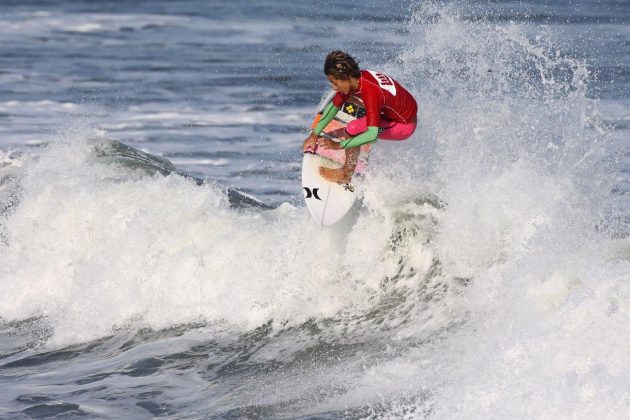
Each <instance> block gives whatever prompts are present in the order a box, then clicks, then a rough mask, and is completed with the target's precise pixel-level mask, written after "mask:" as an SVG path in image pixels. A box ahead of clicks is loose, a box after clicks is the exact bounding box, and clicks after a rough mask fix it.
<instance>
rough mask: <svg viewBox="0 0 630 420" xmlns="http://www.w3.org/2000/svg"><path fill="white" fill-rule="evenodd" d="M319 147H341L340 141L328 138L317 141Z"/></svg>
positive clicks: (331, 148) (333, 148)
mask: <svg viewBox="0 0 630 420" xmlns="http://www.w3.org/2000/svg"><path fill="white" fill-rule="evenodd" d="M319 147H321V148H322V149H330V150H340V149H342V147H341V143H339V142H336V141H334V140H330V139H321V140H320V141H319Z"/></svg>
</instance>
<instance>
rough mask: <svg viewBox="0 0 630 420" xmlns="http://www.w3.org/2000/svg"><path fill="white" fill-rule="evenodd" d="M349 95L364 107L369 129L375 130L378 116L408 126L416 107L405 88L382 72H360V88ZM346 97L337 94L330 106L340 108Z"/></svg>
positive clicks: (413, 119) (413, 116)
mask: <svg viewBox="0 0 630 420" xmlns="http://www.w3.org/2000/svg"><path fill="white" fill-rule="evenodd" d="M351 94H352V95H354V96H356V97H358V98H360V99H361V100H362V101H363V105H365V112H366V122H367V126H368V127H378V126H379V122H380V118H381V116H382V117H383V118H384V119H386V120H388V121H394V122H399V123H403V124H408V123H410V122H412V121H415V117H416V114H417V113H418V104H417V103H416V100H415V99H414V98H413V96H411V93H409V92H408V91H407V90H406V89H405V88H404V87H402V86H401V85H400V84H399V83H398V82H397V81H395V80H394V79H392V78H391V77H389V76H386V75H384V74H383V73H378V72H375V71H370V70H361V77H360V78H359V86H358V87H357V89H356V90H355V91H353V92H351ZM348 96H349V95H344V94H343V93H341V92H337V94H336V95H335V97H334V98H333V105H335V106H336V107H341V106H342V105H343V103H344V102H345V101H346V99H348Z"/></svg>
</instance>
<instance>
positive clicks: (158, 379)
mask: <svg viewBox="0 0 630 420" xmlns="http://www.w3.org/2000/svg"><path fill="white" fill-rule="evenodd" d="M68 7H69V6H68ZM226 7H227V6H226ZM519 7H523V10H520V9H519V8H518V7H517V9H518V10H516V11H514V10H512V11H511V12H509V13H508V12H505V11H503V10H502V9H501V8H500V7H499V6H497V8H496V9H492V8H491V7H490V6H486V8H483V7H481V6H479V5H477V6H470V5H465V4H459V3H443V2H423V3H422V4H420V5H412V6H411V8H410V9H411V14H410V16H408V17H407V18H406V20H405V23H404V26H403V27H402V28H401V29H399V31H401V33H402V34H403V35H404V36H400V34H397V33H394V34H392V35H391V36H392V37H393V39H396V40H397V41H396V42H398V44H396V45H397V46H398V47H399V50H398V51H397V52H396V56H395V57H393V58H392V60H391V61H387V62H386V63H382V62H377V61H372V62H368V63H366V65H368V64H369V66H373V67H376V66H379V67H381V68H382V70H384V71H386V72H389V73H390V74H392V75H393V76H394V77H396V78H397V79H398V80H400V81H401V82H402V83H403V84H404V85H405V86H407V87H409V89H410V90H411V91H412V92H413V93H414V95H415V96H416V97H417V98H419V102H420V112H421V114H420V129H419V130H418V132H417V133H416V135H415V136H414V137H413V138H412V139H411V140H409V141H407V142H404V143H403V144H401V143H396V144H394V143H387V142H380V143H379V145H378V148H377V149H376V150H375V152H374V153H373V155H372V157H371V159H372V161H371V163H370V165H371V166H370V171H369V172H368V173H367V175H366V177H365V179H362V180H359V181H357V190H358V191H360V194H361V200H362V206H360V207H359V208H357V209H355V211H354V212H353V213H352V214H351V215H350V217H349V218H348V219H347V220H344V222H342V223H341V224H340V225H338V226H335V228H333V229H320V228H319V227H318V226H316V225H315V224H314V223H313V222H312V220H311V219H310V216H309V215H308V212H307V211H306V210H305V208H304V207H303V206H302V205H301V204H296V203H299V202H300V201H299V195H298V194H299V185H298V183H297V180H296V178H297V176H298V175H299V174H298V175H296V174H293V175H287V176H286V177H285V178H283V181H286V182H287V183H288V181H292V182H293V183H295V184H296V185H295V188H294V190H293V191H291V190H288V191H289V192H288V193H286V194H285V195H280V196H282V197H285V198H286V196H287V194H289V199H287V200H285V201H282V200H280V201H279V205H278V206H274V208H263V207H265V206H263V205H259V204H256V203H257V201H256V200H254V199H253V198H248V197H247V196H245V195H239V194H238V193H235V192H234V191H233V190H228V188H227V187H224V186H222V185H223V184H220V183H219V182H217V181H216V180H210V179H205V180H202V179H200V176H197V178H193V177H191V176H188V175H186V173H185V172H184V171H183V170H181V171H180V170H178V169H177V168H176V167H175V166H174V165H173V164H172V163H171V162H170V161H169V160H168V159H165V158H164V157H163V156H154V155H153V154H151V153H146V152H142V151H140V150H137V149H135V148H133V147H128V146H125V145H123V144H121V143H117V142H110V141H108V140H107V139H105V138H104V137H103V136H102V132H103V130H102V129H95V128H94V126H93V123H91V122H90V123H85V121H84V119H82V118H79V117H77V116H74V115H70V116H67V117H66V118H68V119H69V120H70V121H69V123H68V126H69V127H67V128H65V129H64V130H61V131H60V132H59V133H58V134H56V135H54V136H53V138H51V139H50V140H49V141H47V144H46V145H45V146H40V147H36V148H29V147H23V149H20V150H18V151H15V150H12V151H8V150H7V151H5V152H3V154H2V155H0V337H1V340H0V372H2V374H1V375H0V384H2V388H3V395H2V396H1V397H0V401H1V403H0V413H2V414H3V415H5V414H6V415H7V416H9V417H10V416H14V417H15V416H19V415H26V416H32V417H45V416H67V417H72V416H89V417H105V418H115V417H143V416H145V417H146V416H176V417H192V418H195V417H202V418H203V417H221V418H241V417H245V418H250V417H251V418H258V417H264V418H295V417H301V418H382V417H392V418H398V417H403V418H425V417H426V418H439V419H443V418H522V417H533V418H554V419H555V418H576V417H578V418H623V417H624V415H626V413H627V412H628V409H629V408H630V407H629V402H628V400H627V389H628V387H629V386H630V379H628V378H630V358H629V357H628V350H627V347H628V346H627V343H628V342H630V329H629V327H628V325H630V311H629V310H628V305H629V303H630V274H629V273H630V242H629V241H628V232H629V229H628V227H629V226H630V221H629V220H628V217H627V214H628V210H629V209H630V203H629V202H628V198H627V197H628V196H629V194H627V191H628V188H630V186H629V185H628V176H627V174H628V173H629V168H630V161H629V159H628V157H629V156H630V154H629V153H630V152H629V151H628V149H627V146H628V145H627V142H626V143H623V142H622V141H619V140H620V139H624V138H626V139H627V133H628V125H627V124H625V122H626V120H627V109H625V108H624V106H625V105H624V104H627V101H628V98H629V97H630V96H624V94H623V92H621V91H618V92H617V94H618V95H619V96H620V97H618V96H614V95H612V93H610V92H608V93H607V92H606V91H605V89H604V88H603V87H602V86H605V83H603V82H601V80H600V79H601V78H604V76H605V71H606V70H605V69H604V68H603V67H602V68H601V69H599V70H598V73H597V74H595V72H594V71H593V70H592V69H591V67H592V66H591V64H589V62H588V56H587V58H584V57H578V56H579V54H569V53H567V51H568V50H567V49H566V48H568V45H570V42H569V41H570V40H573V39H575V37H577V34H578V31H581V29H575V28H574V27H573V26H572V25H573V24H575V22H578V23H579V22H584V21H588V22H590V21H591V20H589V19H591V18H592V19H593V21H594V20H595V19H596V17H597V16H595V17H593V14H594V13H595V11H594V10H589V9H587V10H585V11H584V12H583V14H579V13H578V12H575V14H570V13H569V15H568V16H564V15H563V14H562V13H563V12H562V10H564V9H562V8H561V7H559V9H558V10H560V11H557V10H556V9H553V8H551V9H544V8H543V9H542V10H538V9H536V7H537V6H531V5H530V6H527V5H522V4H521V5H520V6H519ZM619 8H620V9H619V10H621V11H622V12H624V13H626V15H628V13H629V12H627V10H626V9H627V7H626V8H624V6H623V5H621V6H619ZM532 10H533V12H532ZM370 11H371V12H370V13H373V14H369V13H368V15H367V16H366V17H365V18H364V21H363V23H364V24H365V25H367V26H369V25H370V24H371V23H370V22H372V21H374V22H376V23H374V25H375V28H376V31H377V32H378V30H380V29H379V28H381V27H380V26H379V25H384V27H385V28H387V27H388V26H387V25H391V26H392V27H393V26H394V25H399V23H396V22H399V21H400V17H399V16H397V15H394V16H393V17H392V16H389V15H386V16H389V18H388V19H390V20H387V19H383V21H379V20H378V17H379V16H380V15H379V14H378V13H377V12H374V11H372V9H370ZM74 12H76V13H78V12H77V11H74ZM82 13H83V12H82ZM226 13H228V12H226ZM230 13H237V12H234V11H232V12H230ZM261 13H262V12H261ZM549 13H550V14H549ZM29 16H30V15H29ZM47 16H48V15H45V14H43V15H38V17H37V18H36V19H35V20H36V21H39V20H43V21H45V22H48V23H47V25H48V26H51V25H52V26H51V27H54V28H57V27H58V26H59V25H61V26H62V27H66V26H68V27H71V28H72V29H71V31H70V32H72V33H73V34H76V33H93V32H100V31H101V30H102V27H97V26H95V25H96V23H93V24H89V23H85V22H82V23H81V22H80V21H78V20H77V17H76V16H68V17H67V21H64V20H63V19H61V18H59V17H58V16H56V15H55V19H52V20H51V19H49V16H48V17H47ZM142 16H144V17H143V19H145V20H147V22H151V24H152V25H158V26H159V27H161V26H165V27H169V25H173V26H174V27H177V25H178V24H179V23H178V22H179V20H178V19H183V18H182V17H179V18H174V17H173V18H169V19H166V18H164V19H162V20H160V19H158V18H156V17H155V16H152V17H151V18H147V17H146V16H145V15H142ZM370 16H371V17H370ZM616 16H620V13H616ZM621 16H625V15H623V13H621ZM110 18H111V17H108V15H107V16H106V15H103V16H101V17H100V18H99V19H96V22H97V23H98V22H105V21H108V20H107V19H110ZM372 18H374V19H372ZM25 19H27V18H25ZM296 19H297V18H296ZM340 19H342V20H341V22H346V21H345V20H343V19H345V18H340ZM614 19H618V18H614ZM614 19H613V17H610V20H611V25H615V24H616V23H615V22H616V21H615V20H614ZM298 21H299V19H298ZM129 22H135V20H133V19H130V20H129ZM192 22H193V23H194V25H192V26H193V28H194V27H197V26H195V25H198V24H199V22H198V21H197V20H194V19H193V21H192ZM559 22H560V23H559ZM562 22H568V23H566V24H561V23H562ZM55 25H57V26H55ZM64 25H65V26H64ZM129 25H131V23H129ZM44 26H45V27H48V26H46V25H44ZM132 26H133V25H132ZM37 27H38V28H41V25H38V26H37ZM396 27H397V28H399V27H398V26H396ZM11 28H13V27H9V26H7V27H5V29H3V30H4V31H11V30H16V31H17V30H18V29H19V30H26V29H24V28H27V29H28V26H21V27H19V28H18V27H15V28H13V29H11ZM99 28H100V29H99ZM125 28H127V29H124V30H123V28H122V27H121V28H117V29H116V28H113V29H111V30H116V31H122V32H124V33H123V35H121V36H126V35H125V33H127V32H130V31H132V29H133V30H134V31H140V30H141V28H140V27H138V28H135V27H134V28H135V29H134V28H132V29H130V28H128V27H126V26H125ZM247 28H248V29H247V33H250V32H251V33H253V34H254V35H252V36H256V37H264V34H266V33H267V32H268V31H272V29H273V28H268V27H262V28H261V27H259V26H255V25H252V26H251V27H247ZM150 29H151V30H154V29H155V28H154V27H153V26H152V27H151V28H150ZM381 29H382V28H381ZM599 29H600V30H601V31H603V32H605V31H606V30H608V29H610V28H608V27H606V25H603V26H602V27H599ZM235 30H236V29H235ZM335 30H338V31H341V33H342V34H344V32H343V31H344V30H347V29H343V28H342V29H335ZM54 31H57V29H55V30H53V32H54ZM62 32H63V31H62ZM122 32H121V33H122ZM228 32H229V31H228ZM1 33H2V32H1V30H0V34H1ZM55 33H57V32H55ZM261 33H262V35H261ZM580 33H581V32H580ZM5 36H7V35H6V34H5ZM73 36H74V35H73ZM300 36H303V34H302V33H301V32H300V31H297V33H296V39H298V40H302V38H300ZM396 36H400V38H404V41H403V40H400V39H399V38H396ZM599 36H603V35H599ZM217 37H219V38H220V39H223V40H224V41H225V40H227V41H225V42H228V41H230V40H233V34H231V33H228V34H227V35H226V34H223V35H221V34H220V33H219V34H218V35H217ZM221 37H223V38H221ZM604 38H605V37H604ZM257 39H258V38H257ZM342 39H346V38H342ZM348 39H349V38H348ZM589 39H590V40H591V42H594V41H593V40H594V39H599V38H596V37H595V35H593V38H589ZM300 42H301V41H300ZM295 48H296V49H295V50H293V51H294V54H296V55H299V54H300V49H299V48H297V47H295ZM304 48H305V50H307V49H308V48H306V47H304ZM358 48H359V47H357V49H358ZM375 48H377V47H375ZM305 54H306V53H305ZM608 54H609V55H611V56H612V55H613V54H614V53H613V52H612V51H609V52H608ZM370 59H372V60H373V58H372V57H368V58H367V60H370ZM367 60H366V61H367ZM627 64H628V65H630V63H627ZM598 77H599V78H598ZM243 83H244V84H243V86H242V87H243V88H245V87H246V83H245V82H243ZM313 90H314V91H317V92H320V91H321V89H320V87H319V86H317V87H316V88H314V89H313ZM595 91H597V92H599V95H600V96H601V98H596V97H595V96H597V95H595V94H594V92H595ZM314 96H316V95H314ZM31 99H33V98H31ZM239 100H241V99H239ZM31 103H39V104H40V105H42V104H43V105H42V107H44V105H45V107H48V106H52V105H51V103H48V102H46V103H43V102H38V101H35V100H34V99H33V100H31ZM5 104H6V103H5ZM14 105H15V104H14ZM276 105H277V104H276ZM226 106H228V105H226ZM229 106H233V107H235V106H236V105H235V104H230V105H229ZM66 108H72V107H70V106H69V105H68V106H66ZM72 109H74V108H72ZM624 109H625V111H624ZM136 111H137V110H136ZM136 111H134V110H133V109H130V110H129V113H130V115H136V114H133V113H134V112H136ZM232 111H234V109H232V108H231V109H230V112H232ZM272 111H273V112H271V114H273V115H275V113H277V114H282V115H285V113H283V112H282V108H281V107H280V106H279V105H278V108H277V109H274V110H272ZM7 112H9V111H7ZM144 112H145V111H142V113H141V114H142V115H145V114H144ZM256 112H257V111H256ZM300 112H302V113H303V115H302V114H299V113H296V114H293V115H294V117H292V119H291V118H289V120H290V121H291V122H290V123H289V122H287V121H289V120H287V121H285V122H287V124H288V128H287V126H285V127H284V128H282V129H281V130H284V131H282V133H283V136H284V137H289V136H291V137H300V136H301V135H302V134H301V132H300V131H299V128H298V127H300V126H304V125H306V124H307V122H308V121H307V120H308V117H307V115H308V113H307V112H306V111H305V110H304V109H303V110H301V111H300ZM624 112H625V113H624ZM46 115H48V116H49V117H51V118H53V117H55V115H56V114H55V115H53V114H46ZM296 115H297V116H296ZM300 115H302V116H300ZM145 117H146V115H145ZM55 118H56V117H55ZM95 118H98V117H95ZM103 118H105V119H106V120H107V121H109V122H108V123H109V124H113V123H112V122H111V121H112V120H111V118H112V117H111V115H109V116H107V115H106V116H104V117H103ZM117 118H122V117H121V116H120V115H118V116H117V117H116V118H115V119H117ZM130 119H131V120H133V119H132V118H130ZM16 121H17V120H16ZM244 124H246V125H247V124H251V123H250V122H248V120H244ZM291 124H293V126H291ZM624 124H625V125H624ZM291 127H292V128H291ZM267 128H269V127H267ZM213 129H214V130H215V132H219V133H220V132H221V131H220V130H221V127H214V128H213ZM225 129H226V131H229V132H230V135H234V133H233V131H236V130H237V129H236V128H234V127H227V128H225ZM171 130H172V127H169V128H168V130H167V131H171ZM243 130H245V131H244V132H246V133H249V131H247V130H252V127H251V125H248V126H247V127H246V128H245V129H243ZM237 134H238V133H237ZM241 134H242V133H241ZM21 135H22V134H20V135H19V136H17V137H15V138H16V139H19V138H21V137H20V136H21ZM161 135H165V134H164V133H163V132H162V134H161ZM15 141H16V142H17V143H19V141H18V140H15ZM131 143H133V142H131ZM26 144H30V143H28V142H24V143H23V144H22V145H23V146H24V145H26ZM256 144H258V143H256ZM12 145H13V143H12ZM134 145H136V146H137V144H135V143H134ZM145 146H146V144H145ZM197 146H199V147H201V146H200V145H197ZM12 147H14V146H12ZM156 147H158V148H165V149H168V147H169V146H168V144H167V143H160V145H159V146H156ZM174 147H175V146H174ZM230 147H234V148H235V149H234V150H236V151H238V148H239V147H240V146H239V145H238V144H237V145H236V146H233V143H231V146H230ZM242 147H243V148H244V149H247V151H245V150H243V151H242V152H243V156H241V157H240V158H239V154H238V153H237V152H235V153H234V154H230V155H227V154H224V155H221V156H229V159H233V160H235V162H236V163H234V165H236V166H235V167H238V166H239V165H244V166H246V167H247V166H248V165H249V164H250V163H251V162H250V160H249V157H247V156H249V155H248V153H250V152H251V145H249V147H245V146H244V145H243V146H242ZM256 147H257V146H256ZM270 148H271V149H272V150H274V151H278V153H281V154H282V153H284V157H285V158H286V159H287V160H290V159H289V158H290V157H295V158H296V159H299V156H297V157H296V156H294V155H291V153H293V151H292V150H293V148H295V144H293V143H285V142H284V141H279V142H277V143H274V144H273V145H272V146H270ZM160 154H161V155H166V157H173V156H169V154H168V153H160ZM185 156H186V153H184V152H183V150H179V151H178V154H176V156H175V157H179V158H181V159H183V161H184V162H183V166H184V169H186V170H187V169H190V168H191V167H195V168H196V166H194V165H196V164H192V163H190V162H188V165H192V166H187V164H186V159H185ZM193 158H194V159H193V160H194V161H195V162H198V159H197V158H198V156H196V155H195V156H193ZM208 158H209V159H215V158H218V155H217V156H214V155H213V156H210V157H208ZM213 162H214V161H213ZM221 165H223V164H221ZM210 166H211V169H209V171H210V172H208V173H201V175H207V176H210V175H212V173H213V172H212V171H215V170H216V167H215V165H214V164H212V165H210ZM178 167H179V165H178ZM282 168H284V169H283V170H284V171H285V172H289V173H290V172H291V169H290V167H289V169H287V167H284V166H283V167H282ZM193 172H194V171H193ZM195 174H196V175H199V173H198V172H195ZM270 174H272V175H270ZM273 174H275V172H273V171H272V172H267V173H263V174H260V173H255V172H252V173H250V175H249V178H248V179H249V181H247V182H246V183H245V184H244V185H249V186H250V187H251V188H249V189H248V191H249V192H253V193H254V194H261V195H263V196H267V195H266V194H267V192H268V191H269V187H268V186H267V184H265V185H259V186H256V182H254V181H255V180H256V179H258V180H259V181H260V179H267V178H265V177H268V176H270V177H272V178H273V176H276V175H273ZM234 176H235V177H237V175H236V173H234ZM238 176H240V175H238ZM257 177H261V178H257ZM246 178H247V177H246ZM221 181H222V182H223V181H224V180H223V179H221ZM260 183H261V184H264V183H263V182H262V181H260ZM252 185H253V186H252ZM279 188H280V187H279ZM282 188H285V187H282ZM287 188H288V187H287ZM235 194H237V195H236V196H235ZM290 194H292V195H290ZM271 197H274V200H276V199H277V197H278V195H277V194H275V193H273V194H272V195H271ZM235 203H236V204H235ZM274 204H275V203H274Z"/></svg>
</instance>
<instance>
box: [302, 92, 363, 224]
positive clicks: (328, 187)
mask: <svg viewBox="0 0 630 420" xmlns="http://www.w3.org/2000/svg"><path fill="white" fill-rule="evenodd" d="M334 96H335V92H334V91H333V92H331V93H330V94H329V95H327V96H326V98H325V99H324V100H323V101H322V103H321V105H320V107H319V109H318V115H317V117H316V118H315V120H314V121H313V127H314V126H315V125H316V124H317V123H318V122H319V119H320V118H321V113H322V111H323V110H324V108H325V107H326V105H328V103H329V102H330V101H332V98H333V97H334ZM363 116H365V107H364V106H363V102H361V100H360V99H358V98H355V97H353V96H351V97H350V98H348V100H347V101H346V102H345V103H344V104H343V105H342V107H341V109H340V110H339V112H338V113H337V115H336V116H335V118H334V119H333V120H332V121H331V122H330V123H328V125H327V126H326V127H325V128H324V130H323V131H322V136H325V137H328V138H330V139H333V140H337V141H338V140H339V137H340V136H342V135H344V134H345V127H346V125H347V124H348V123H350V122H351V121H354V120H355V119H357V118H361V117H363ZM370 149H371V145H370V144H365V145H363V146H361V151H360V153H359V160H358V162H357V167H356V168H355V170H354V174H355V175H356V174H358V173H361V172H363V171H365V169H366V167H367V159H368V156H369V153H370ZM345 159H346V152H345V150H343V149H342V150H329V149H315V150H311V151H307V152H305V153H304V158H303V160H302V192H303V194H304V201H305V203H306V207H307V208H308V210H309V212H310V213H311V216H313V219H315V221H316V222H317V223H318V224H319V225H320V226H330V225H332V224H335V223H337V222H338V221H339V220H341V219H342V218H343V217H344V216H345V215H346V213H348V211H349V210H350V209H351V208H352V206H353V205H354V202H355V200H356V195H355V193H354V188H353V187H352V185H351V184H341V183H336V182H330V181H328V180H326V179H324V178H323V177H322V176H321V175H320V174H319V168H320V167H325V168H341V167H342V166H343V164H344V163H345Z"/></svg>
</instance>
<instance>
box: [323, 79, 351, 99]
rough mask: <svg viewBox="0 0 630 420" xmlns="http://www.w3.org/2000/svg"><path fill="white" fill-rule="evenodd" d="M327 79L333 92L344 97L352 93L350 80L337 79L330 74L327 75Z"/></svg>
mask: <svg viewBox="0 0 630 420" xmlns="http://www.w3.org/2000/svg"><path fill="white" fill-rule="evenodd" d="M327 77H328V81H329V82H330V84H331V85H332V88H333V90H336V91H337V92H341V93H343V94H344V95H348V94H350V92H351V91H352V81H351V80H350V79H346V80H343V79H337V78H335V76H333V75H332V74H329V75H328V76H327Z"/></svg>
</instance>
